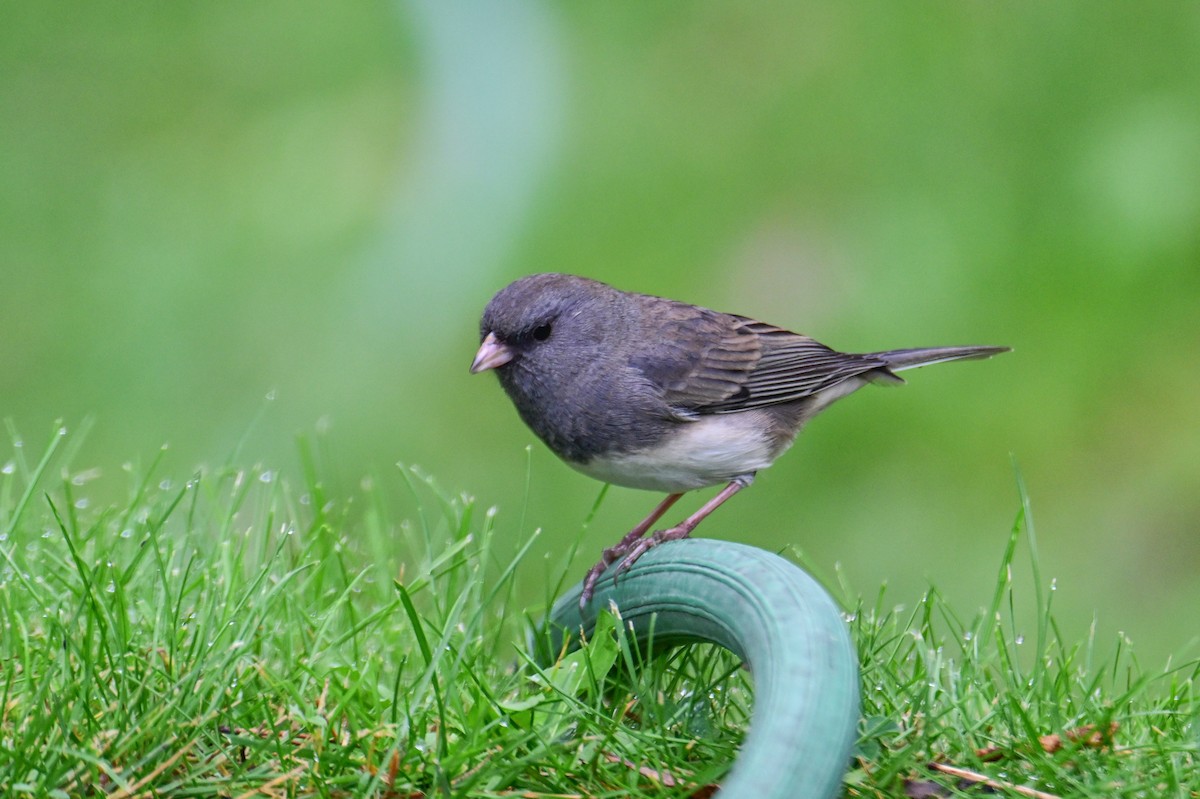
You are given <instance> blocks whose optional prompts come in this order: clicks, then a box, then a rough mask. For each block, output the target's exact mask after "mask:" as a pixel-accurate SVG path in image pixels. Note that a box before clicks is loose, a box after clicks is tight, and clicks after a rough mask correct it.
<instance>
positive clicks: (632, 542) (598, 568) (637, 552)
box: [579, 474, 754, 608]
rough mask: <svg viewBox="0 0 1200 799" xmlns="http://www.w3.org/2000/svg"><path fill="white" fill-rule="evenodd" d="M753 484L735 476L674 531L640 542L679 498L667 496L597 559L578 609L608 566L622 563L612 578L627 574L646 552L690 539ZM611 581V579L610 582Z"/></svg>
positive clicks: (584, 582) (669, 529) (586, 579)
mask: <svg viewBox="0 0 1200 799" xmlns="http://www.w3.org/2000/svg"><path fill="white" fill-rule="evenodd" d="M753 480H754V475H753V474H748V475H739V476H737V477H735V478H733V480H731V481H730V483H729V485H727V486H725V487H724V488H722V489H721V492H720V493H719V494H717V495H716V496H715V497H713V498H712V499H710V500H709V501H708V502H705V503H704V505H703V506H701V508H700V510H698V511H696V512H695V513H693V514H692V515H691V516H689V517H687V518H686V519H684V520H683V521H682V522H680V523H679V524H677V525H676V526H674V527H671V528H668V529H666V530H658V531H656V532H655V533H654V534H653V535H651V536H650V537H648V538H643V537H642V536H644V535H645V534H646V531H647V530H649V529H650V527H651V526H652V525H653V524H654V523H655V522H656V521H658V520H659V518H660V517H661V516H662V515H663V514H664V513H666V512H667V510H668V509H669V508H670V507H671V506H672V505H674V504H675V503H676V502H677V501H678V500H679V498H680V497H681V496H683V495H682V494H671V495H670V496H668V497H667V498H666V499H664V500H663V501H662V502H660V503H659V504H658V507H656V508H655V509H654V510H653V511H652V512H651V514H650V515H649V516H647V517H646V518H645V519H643V520H642V522H641V523H640V524H639V525H638V526H637V527H635V528H633V529H632V530H630V531H629V533H628V534H627V535H626V536H625V537H624V538H622V539H621V540H620V541H618V542H617V543H616V544H614V545H613V546H611V547H609V548H608V549H606V550H604V554H603V555H602V556H601V558H600V562H599V563H597V564H596V565H595V566H593V567H592V568H591V570H590V571H588V573H587V576H586V577H585V578H584V579H583V590H582V591H581V592H580V594H579V607H581V608H582V607H584V606H585V605H587V603H588V601H590V600H591V598H592V594H593V593H595V590H596V583H597V582H598V581H599V580H600V575H601V574H603V573H604V571H605V570H606V569H607V568H608V567H609V566H610V565H612V563H613V562H614V561H616V560H618V559H620V558H621V557H624V558H625V559H624V560H623V561H622V562H621V565H620V566H618V567H617V573H616V577H620V576H621V575H622V574H624V573H625V572H627V571H628V570H629V567H630V566H632V565H633V564H634V562H635V561H637V559H638V558H640V557H641V556H642V555H644V554H646V552H647V551H648V550H650V549H652V548H654V547H656V546H658V545H659V544H661V543H663V542H664V541H675V540H678V539H680V538H687V537H688V536H689V535H691V532H692V530H695V529H696V525H698V524H700V522H702V521H704V519H705V518H706V517H707V516H708V514H710V513H712V512H713V511H714V510H716V509H717V508H719V507H721V505H722V504H723V503H724V502H725V500H727V499H729V498H730V497H732V496H733V495H734V494H736V493H737V492H739V491H741V490H742V489H743V488H745V487H746V486H748V485H750V483H751V482H752V481H753ZM614 579H615V578H614Z"/></svg>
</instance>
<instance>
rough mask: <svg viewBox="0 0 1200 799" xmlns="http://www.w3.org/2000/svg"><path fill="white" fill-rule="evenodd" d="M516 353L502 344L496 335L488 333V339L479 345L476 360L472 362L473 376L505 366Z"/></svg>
mask: <svg viewBox="0 0 1200 799" xmlns="http://www.w3.org/2000/svg"><path fill="white" fill-rule="evenodd" d="M514 354H515V353H514V352H513V351H512V349H510V348H509V347H508V345H507V344H501V343H500V339H498V338H496V334H495V333H488V334H487V338H485V339H484V340H483V343H482V344H480V345H479V352H477V353H475V360H473V361H471V374H473V375H477V374H479V373H480V372H486V371H487V370H488V369H495V368H496V367H497V366H503V365H504V364H506V363H508V362H509V361H511V360H512V359H513V355H514Z"/></svg>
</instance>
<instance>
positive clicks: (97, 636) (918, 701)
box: [0, 428, 1200, 797]
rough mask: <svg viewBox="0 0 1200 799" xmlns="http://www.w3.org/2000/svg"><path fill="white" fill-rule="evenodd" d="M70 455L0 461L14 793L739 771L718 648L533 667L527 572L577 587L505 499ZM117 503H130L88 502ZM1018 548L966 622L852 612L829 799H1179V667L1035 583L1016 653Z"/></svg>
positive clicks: (576, 788) (0, 576)
mask: <svg viewBox="0 0 1200 799" xmlns="http://www.w3.org/2000/svg"><path fill="white" fill-rule="evenodd" d="M70 443H71V438H70V437H69V436H67V435H66V434H65V432H64V433H62V434H56V435H54V436H53V437H52V440H51V443H50V445H49V446H48V447H46V448H45V449H44V450H42V451H40V452H38V453H37V454H31V453H29V451H28V448H27V447H26V446H25V445H24V442H23V441H22V439H21V437H20V436H19V435H18V434H17V433H16V432H15V431H14V430H11V428H10V433H9V445H10V446H9V448H8V452H7V453H6V454H5V455H0V627H2V635H3V647H2V649H0V785H3V786H5V795H6V796H13V797H35V796H36V797H41V796H58V797H66V796H118V797H142V796H144V797H151V796H189V797H193V796H194V797H206V796H211V797H249V796H305V797H307V796H319V797H343V796H344V797H350V796H354V797H366V796H378V797H420V796H447V797H451V796H453V797H458V796H469V797H501V796H505V797H507V796H522V797H540V796H587V797H592V796H597V797H599V796H613V797H616V796H647V797H649V796H673V797H688V796H703V795H706V794H705V790H707V788H706V786H712V785H715V784H719V782H720V778H721V775H722V774H723V773H724V772H725V770H726V769H727V768H728V766H729V764H730V763H731V762H732V759H733V758H734V757H735V756H736V751H737V745H738V744H739V743H740V741H741V735H742V731H743V730H744V729H745V726H746V724H747V722H748V719H749V713H750V705H751V702H752V684H751V678H750V677H749V675H748V674H747V672H746V671H745V670H743V669H740V668H739V667H738V666H739V664H737V663H736V662H735V661H734V660H733V658H732V657H731V656H729V655H728V654H726V653H723V652H719V651H715V650H713V649H711V648H707V647H693V648H688V649H680V650H676V651H675V652H673V653H672V654H671V655H670V656H667V657H660V658H657V659H654V660H651V661H649V662H648V663H641V662H640V661H639V660H638V658H637V657H636V653H633V652H631V650H630V648H629V646H628V644H627V643H626V642H625V641H624V639H623V638H622V637H621V636H619V635H616V634H615V633H614V634H612V635H609V634H600V635H597V636H596V637H595V638H594V640H593V643H592V645H591V646H589V647H588V648H586V649H585V650H584V651H582V652H579V653H576V654H573V655H571V656H568V657H567V658H565V659H563V660H562V661H560V662H559V663H558V664H557V665H556V666H554V667H553V668H550V669H545V670H543V669H540V668H538V667H537V666H535V665H534V664H533V663H532V662H531V661H530V659H529V658H528V657H527V656H526V650H525V648H524V641H525V635H526V630H527V629H528V626H529V622H530V620H531V618H537V617H538V616H539V615H540V610H539V609H537V608H527V607H521V606H518V605H517V604H516V603H515V601H514V599H513V597H514V595H515V594H516V591H515V587H516V585H517V581H518V580H525V581H528V580H538V581H539V582H540V583H543V584H545V585H546V586H547V588H546V589H545V602H546V603H547V604H548V603H549V602H550V601H551V600H552V599H553V595H554V594H555V593H556V592H557V590H558V589H561V588H562V587H563V585H564V584H565V583H566V582H567V577H566V575H567V574H568V569H567V566H566V565H565V563H564V564H562V565H556V566H552V567H547V566H546V565H545V564H543V563H533V562H531V561H530V559H529V558H527V557H526V556H525V553H526V552H527V551H528V549H529V545H530V544H531V543H532V542H533V540H534V539H535V537H536V532H535V531H532V530H522V529H520V526H521V525H523V522H522V521H518V520H520V517H521V508H520V507H519V503H515V504H516V505H517V506H516V507H513V508H511V509H505V512H504V514H498V513H496V512H494V511H493V510H491V509H487V510H485V509H481V508H478V507H476V506H475V505H474V503H473V502H472V501H471V499H470V498H469V497H466V496H455V495H451V494H448V493H447V492H445V491H442V490H440V489H439V488H438V487H437V485H436V484H435V483H434V481H433V480H431V479H430V478H428V477H427V476H425V475H423V474H421V473H420V472H419V471H418V470H414V469H409V468H398V469H396V470H395V471H394V472H393V473H392V474H389V475H385V476H381V477H377V478H372V479H366V480H364V481H363V483H362V485H361V487H360V489H359V490H358V491H357V492H355V493H354V494H353V495H352V496H331V495H330V494H329V492H328V491H327V489H326V488H325V487H324V485H323V484H322V479H321V474H322V471H323V466H322V459H321V457H320V455H319V453H317V452H314V451H313V450H312V449H310V448H309V447H307V446H306V445H301V455H300V459H299V461H300V468H299V469H298V472H299V473H300V475H301V476H300V477H299V478H298V479H296V480H292V479H291V478H287V479H285V478H284V477H282V476H281V474H280V472H279V471H277V470H276V469H274V468H269V467H264V466H261V465H260V466H241V465H237V464H229V465H224V466H220V467H212V468H203V469H199V470H197V471H196V472H195V473H193V474H190V475H182V476H178V475H165V474H160V473H159V467H158V465H157V464H156V463H153V462H152V463H150V464H148V465H146V466H144V467H137V466H128V467H126V468H125V469H123V470H121V471H120V472H119V473H117V474H114V475H106V474H101V473H100V472H99V471H97V470H95V469H90V468H76V467H75V466H73V464H72V460H73V459H74V455H73V453H72V452H71V446H70ZM114 484H116V485H118V486H119V491H117V492H116V493H120V494H121V495H122V496H123V499H122V500H121V501H117V502H111V501H104V502H101V501H99V500H98V499H97V498H96V497H98V496H101V495H105V496H111V495H112V494H113V493H114V492H113V490H112V489H113V487H114ZM100 488H103V489H104V490H100ZM507 519H512V520H513V521H511V522H509V521H506V520H507ZM1023 531H1027V525H1025V524H1024V520H1023V519H1020V520H1019V521H1018V524H1017V525H1016V526H1014V529H1013V533H1012V536H1011V537H1010V543H1009V547H1008V550H1007V551H1006V552H1005V553H1004V554H1003V557H1002V566H1001V569H1000V572H999V577H998V579H997V580H996V581H995V587H994V590H992V591H991V592H990V595H989V596H988V597H985V598H984V599H983V601H984V602H988V603H989V604H988V606H987V608H986V610H984V611H983V612H982V613H979V614H976V616H975V617H974V618H972V619H971V620H969V621H964V620H963V619H962V618H961V617H960V615H959V614H957V613H956V612H955V611H954V610H953V609H951V608H949V607H948V606H947V605H946V604H945V603H944V602H943V601H942V600H941V599H940V597H939V596H938V594H937V592H936V591H935V590H930V591H929V592H928V594H927V595H926V596H925V597H924V598H922V600H921V601H920V602H918V603H917V604H916V606H915V607H912V608H910V609H907V610H905V609H903V608H897V607H892V606H891V605H889V603H888V602H887V600H886V599H885V597H884V595H883V594H882V593H881V594H879V595H878V596H877V597H876V598H875V599H874V600H872V601H871V602H863V601H860V600H857V599H855V600H853V601H851V602H849V603H848V605H849V606H850V607H852V608H854V610H853V612H852V613H850V614H849V616H850V617H852V621H851V626H852V630H853V633H854V635H855V638H856V640H857V642H858V645H859V650H860V656H861V658H862V663H863V687H864V691H863V693H864V721H863V726H862V737H861V740H860V742H859V751H858V754H857V756H856V758H855V760H854V762H853V763H850V764H848V773H847V778H846V779H847V793H848V795H851V796H881V797H882V796H897V795H904V793H905V792H906V791H907V792H910V793H912V792H914V791H921V790H924V791H926V793H924V794H913V795H963V796H978V795H981V791H980V789H979V788H978V787H977V786H976V787H971V785H972V783H971V782H970V780H969V779H968V780H967V781H963V778H962V777H961V776H960V775H954V774H951V773H949V772H948V771H946V770H944V769H946V768H959V769H965V770H967V771H969V772H978V773H979V774H981V775H986V776H987V777H989V778H991V779H992V780H993V781H994V784H995V786H996V787H994V788H992V789H991V790H996V791H999V792H1000V793H1001V794H1005V795H1021V794H1018V793H1015V792H1014V790H1013V789H1012V788H1009V787H1005V786H1006V785H1016V786H1025V788H1026V789H1033V790H1037V791H1042V792H1044V793H1045V794H1046V795H1052V796H1118V797H1124V796H1128V797H1135V796H1155V797H1159V796H1166V797H1196V796H1197V795H1198V794H1197V788H1196V785H1197V782H1198V781H1200V767H1198V765H1197V760H1198V757H1200V754H1198V749H1200V741H1198V733H1197V721H1196V715H1197V711H1198V709H1200V700H1198V699H1197V695H1196V685H1197V680H1198V672H1197V669H1198V666H1197V663H1196V662H1191V663H1189V664H1187V665H1182V664H1180V665H1175V666H1171V665H1168V666H1166V667H1159V668H1143V667H1142V666H1141V665H1140V664H1139V663H1138V662H1137V660H1136V658H1135V657H1134V656H1133V654H1132V652H1131V650H1130V649H1129V648H1128V647H1127V646H1125V645H1122V646H1120V647H1119V648H1118V649H1117V651H1116V653H1115V655H1113V656H1111V657H1107V658H1106V659H1105V660H1103V661H1100V660H1099V659H1098V656H1097V652H1098V651H1102V650H1104V649H1105V647H1101V646H1098V644H1097V642H1095V641H1092V640H1088V641H1084V642H1071V641H1064V640H1062V637H1061V636H1060V635H1059V633H1058V631H1057V629H1056V627H1055V624H1054V619H1053V615H1052V613H1051V599H1052V596H1053V592H1052V591H1050V590H1049V586H1048V585H1047V584H1046V583H1044V582H1043V581H1042V580H1041V577H1040V575H1038V580H1037V583H1038V585H1041V586H1042V587H1043V589H1044V591H1043V592H1041V593H1040V594H1039V596H1038V597H1037V599H1036V601H1037V606H1038V608H1039V616H1038V621H1037V624H1036V631H1035V632H1032V633H1031V634H1030V636H1029V638H1028V640H1026V639H1025V638H1022V637H1021V636H1020V635H1019V634H1018V633H1017V632H1016V627H1015V625H1014V624H1013V623H1012V621H1011V620H1012V618H1013V615H1014V611H1013V609H1012V602H1013V596H1012V593H1013V592H1012V584H1011V569H1012V564H1013V561H1014V553H1015V552H1016V551H1017V548H1018V546H1019V545H1020V541H1022V540H1029V539H1028V538H1027V537H1023V536H1022V535H1020V533H1021V532H1023ZM1030 532H1031V531H1030ZM501 536H504V538H503V539H502V538H500V537H501ZM512 540H520V541H522V542H523V546H522V547H521V548H519V549H517V550H516V551H515V554H511V555H510V554H501V553H510V552H513V547H511V546H499V545H498V541H505V542H507V541H512ZM1034 551H1035V552H1036V549H1035V548H1034ZM1034 562H1035V564H1036V558H1035V559H1034ZM577 571H579V569H578V568H577V567H576V568H574V569H572V570H570V573H572V574H573V573H574V572H577ZM548 573H549V574H548ZM840 590H841V592H842V593H843V594H844V595H846V596H852V595H853V594H852V593H851V592H850V591H849V590H848V589H847V588H846V587H845V586H842V587H841V589H840ZM1184 615H1185V614H1181V621H1183V617H1184ZM1107 649H1111V647H1107ZM1049 736H1055V737H1056V739H1057V743H1055V740H1056V739H1055V737H1049ZM931 764H936V766H931ZM1024 795H1029V794H1028V793H1026V794H1024Z"/></svg>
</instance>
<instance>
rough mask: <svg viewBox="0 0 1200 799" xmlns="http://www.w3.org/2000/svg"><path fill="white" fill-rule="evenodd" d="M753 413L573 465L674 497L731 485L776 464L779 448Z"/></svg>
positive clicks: (712, 419)
mask: <svg viewBox="0 0 1200 799" xmlns="http://www.w3.org/2000/svg"><path fill="white" fill-rule="evenodd" d="M757 415H758V414H756V413H754V412H747V413H731V414H723V415H717V416H705V417H702V418H701V419H700V420H699V421H696V422H689V423H688V424H685V425H682V426H681V427H680V428H679V432H678V434H677V435H675V436H673V437H671V439H670V440H668V441H667V442H665V443H663V444H661V445H660V446H658V447H657V448H654V449H646V450H641V451H639V452H631V453H624V454H620V455H608V456H602V457H597V458H593V459H592V460H590V461H588V462H587V463H572V464H571V466H573V467H575V468H576V469H578V470H579V471H581V472H583V473H584V474H586V475H588V476H589V477H594V478H596V479H597V480H603V481H604V482H606V483H613V484H614V485H620V486H626V487H628V488H644V489H646V490H649V491H664V492H666V493H669V494H674V493H677V492H680V491H691V490H692V489H695V488H704V487H705V486H710V485H717V484H719V483H727V482H729V481H730V480H732V479H733V478H734V477H737V476H739V475H747V474H753V473H754V472H757V471H758V470H759V469H765V468H767V467H768V466H770V465H771V463H772V462H774V460H775V458H777V457H778V456H779V455H780V453H782V451H783V450H784V449H786V446H785V447H781V448H779V449H778V450H776V446H778V444H777V442H772V441H771V440H770V439H769V437H768V436H767V435H766V434H764V433H763V432H762V426H761V424H760V423H759V420H758V419H757V418H756V417H757Z"/></svg>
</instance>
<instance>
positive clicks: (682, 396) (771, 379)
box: [633, 300, 899, 418]
mask: <svg viewBox="0 0 1200 799" xmlns="http://www.w3.org/2000/svg"><path fill="white" fill-rule="evenodd" d="M655 310H656V311H657V314H656V317H655V318H656V324H655V326H654V330H655V333H656V338H658V340H657V341H656V346H655V347H654V348H653V355H642V356H639V357H636V358H634V363H633V365H634V367H635V368H637V369H638V370H640V371H641V372H642V374H643V375H645V376H646V378H647V379H649V380H650V381H651V382H652V383H653V384H655V385H656V386H657V387H658V388H659V389H660V390H661V391H662V392H663V399H664V400H665V402H666V403H667V405H668V406H670V408H671V409H672V411H673V414H674V415H677V416H679V417H681V418H696V417H697V416H699V415H703V414H710V413H735V412H737V411H744V410H749V409H751V408H761V407H765V406H769V405H777V404H780V403H784V402H793V401H795V400H799V399H804V398H805V397H810V396H812V395H814V394H816V393H818V392H820V391H822V390H824V389H827V388H830V387H832V386H835V385H837V384H838V383H841V382H843V381H845V380H847V379H849V378H851V377H855V376H857V375H861V374H864V373H867V372H872V371H875V370H886V367H887V364H886V363H885V362H884V361H882V360H879V359H877V358H872V357H870V356H864V355H851V354H847V353H841V352H837V351H836V350H833V349H830V348H829V347H826V346H825V345H824V344H821V343H820V342H818V341H815V340H813V339H811V338H809V337H808V336H802V335H800V334H799V333H793V332H791V331H789V330H784V329H783V328H780V327H776V326H774V325H768V324H766V323H764V322H759V321H756V320H754V319H749V318H747V317H744V316H734V315H732V314H724V313H718V312H716V311H710V310H708V309H706V308H699V307H696V306H692V305H686V304H684V303H675V302H671V301H666V300H664V301H663V306H662V307H660V308H657V309H655ZM886 374H887V373H886V371H884V372H882V373H881V376H882V375H886ZM896 379H897V380H899V378H896Z"/></svg>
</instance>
